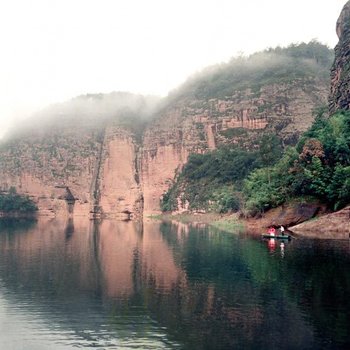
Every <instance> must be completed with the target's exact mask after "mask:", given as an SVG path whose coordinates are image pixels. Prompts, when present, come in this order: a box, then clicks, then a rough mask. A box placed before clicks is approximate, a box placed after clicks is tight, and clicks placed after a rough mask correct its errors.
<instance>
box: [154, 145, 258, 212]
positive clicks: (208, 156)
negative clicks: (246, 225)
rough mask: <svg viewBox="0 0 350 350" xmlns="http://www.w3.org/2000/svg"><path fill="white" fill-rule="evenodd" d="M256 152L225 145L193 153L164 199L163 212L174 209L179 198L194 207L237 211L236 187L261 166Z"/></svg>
mask: <svg viewBox="0 0 350 350" xmlns="http://www.w3.org/2000/svg"><path fill="white" fill-rule="evenodd" d="M259 164H260V163H259V160H258V154H257V152H256V151H254V152H248V151H244V150H241V149H238V148H232V147H231V148H230V147H224V148H221V149H218V150H216V151H213V152H208V153H205V154H191V155H190V157H189V159H188V162H187V164H186V165H185V167H184V169H183V171H182V173H181V174H179V176H178V177H177V179H176V181H175V183H174V184H173V186H171V187H170V189H169V190H168V192H166V193H165V194H164V196H163V199H162V201H161V209H162V210H163V211H171V210H175V209H176V207H177V198H180V200H181V201H182V202H183V203H185V202H188V203H189V205H190V207H189V209H191V210H198V209H204V210H211V211H216V212H222V213H224V212H228V211H237V210H238V209H239V207H240V196H239V194H238V193H237V190H239V188H240V187H241V184H242V181H243V179H244V178H245V177H246V176H247V174H249V172H251V171H252V170H253V169H255V168H256V167H257V166H259Z"/></svg>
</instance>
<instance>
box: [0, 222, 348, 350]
mask: <svg viewBox="0 0 350 350" xmlns="http://www.w3.org/2000/svg"><path fill="white" fill-rule="evenodd" d="M65 225H66V226H65ZM9 230H10V231H11V230H12V231H11V232H10V231H1V230H0V277H1V279H2V280H3V281H4V282H5V285H6V288H8V289H9V290H10V293H8V295H9V297H10V298H12V300H13V302H14V303H16V298H17V299H18V298H20V299H21V298H22V299H23V300H26V299H27V298H28V296H30V301H31V303H36V304H37V305H40V307H42V308H45V309H49V310H52V318H54V315H55V314H56V315H57V312H59V313H60V315H61V316H60V317H61V319H62V320H63V321H61V322H62V324H63V325H64V327H66V328H67V329H70V330H74V331H75V332H76V334H79V335H81V336H82V337H84V334H82V332H83V330H84V329H98V328H99V327H100V326H101V324H105V325H106V324H108V327H110V328H111V332H114V333H118V334H119V335H120V337H125V339H126V338H127V337H130V334H131V333H132V332H136V333H137V334H138V336H140V337H142V338H144V339H146V338H147V337H151V336H152V334H162V336H163V337H164V339H163V340H162V341H164V342H163V343H162V344H163V345H164V344H168V348H172V347H173V346H174V343H176V344H182V345H181V348H186V349H195V348H201V349H220V348H222V349H229V348H260V349H270V348H288V347H289V348H305V347H321V345H322V344H321V341H322V340H325V339H326V340H332V341H333V343H331V344H332V345H334V344H337V345H340V346H344V347H345V345H346V344H347V342H348V339H347V337H348V335H347V325H348V324H349V321H350V320H349V309H350V308H349V301H348V300H347V291H349V290H350V276H349V272H348V271H349V269H346V268H344V267H346V266H349V255H347V254H345V253H344V252H343V251H341V249H340V248H341V245H340V247H339V249H338V250H337V249H335V250H328V249H327V246H326V244H321V243H315V242H314V241H307V242H309V244H310V245H309V246H307V247H305V246H302V245H301V244H302V243H303V242H304V241H301V240H298V241H292V243H291V244H289V245H287V246H286V248H285V255H284V258H283V259H281V258H280V255H279V254H276V255H272V254H270V253H269V252H268V250H267V248H266V246H265V245H264V244H262V243H261V242H259V241H254V240H251V239H240V238H239V237H238V236H234V235H231V234H224V233H220V232H212V231H211V230H209V229H208V228H194V227H191V226H178V225H174V224H170V223H163V224H160V225H159V224H155V223H152V224H147V223H145V226H144V227H143V229H142V228H141V227H138V226H137V224H136V223H132V222H130V223H119V222H114V221H104V222H101V223H96V222H85V223H80V222H79V221H75V222H74V230H73V223H72V222H70V221H68V222H66V223H63V222H57V221H47V222H41V221H39V222H38V225H37V226H29V227H28V228H23V227H20V228H19V229H18V230H16V228H15V226H13V228H12V229H9ZM67 232H69V239H67ZM277 250H278V248H277ZM276 253H277V251H276ZM45 315H46V316H45V317H48V318H50V317H51V316H50V312H46V313H45ZM53 323H54V321H53ZM131 325H132V326H131ZM160 327H162V328H160ZM165 329H166V331H165ZM286 329H287V330H288V331H287V332H286ZM315 330H316V332H315V334H316V335H315V334H314V331H315ZM157 332H160V333H157ZM162 332H163V333H162ZM164 332H166V333H167V336H166V337H165V336H164ZM322 332H323V333H322ZM114 333H113V334H114ZM132 334H133V333H132ZM168 339H169V341H173V343H171V342H170V343H167V342H168ZM320 344H321V345H320ZM326 348H327V347H326Z"/></svg>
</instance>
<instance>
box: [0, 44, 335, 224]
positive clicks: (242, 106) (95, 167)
mask: <svg viewBox="0 0 350 350" xmlns="http://www.w3.org/2000/svg"><path fill="white" fill-rule="evenodd" d="M332 59H333V56H332V52H331V51H330V50H329V49H328V48H327V47H325V46H323V45H321V44H318V43H316V42H311V43H309V44H301V45H292V46H290V47H289V48H285V49H281V48H277V49H274V50H272V49H269V50H266V51H265V52H262V53H258V54H255V55H252V56H251V57H249V58H237V59H233V60H232V61H231V62H229V63H227V64H223V65H219V66H216V67H210V68H209V69H207V70H206V71H204V72H203V73H202V74H200V75H197V76H194V77H192V78H191V79H189V80H188V82H187V83H186V84H184V86H182V87H180V89H178V90H177V91H174V92H173V93H172V94H170V95H169V96H168V98H166V99H164V100H163V101H161V103H160V101H159V100H157V99H155V98H151V97H143V96H138V95H133V94H128V93H112V94H108V95H102V94H100V95H86V96H80V97H78V98H76V99H73V100H71V101H68V102H66V103H63V104H57V105H55V106H52V107H50V108H48V109H46V110H43V111H42V112H41V113H39V114H38V115H37V116H35V117H34V118H32V119H30V120H29V121H28V122H27V123H26V125H23V126H21V127H20V128H18V129H16V130H15V131H14V132H13V133H12V134H11V135H10V136H9V137H8V139H7V140H5V142H4V143H3V144H2V145H1V150H0V189H1V190H4V191H6V190H9V188H10V187H11V186H14V187H16V189H17V191H18V192H19V193H23V194H26V195H29V196H30V197H31V198H33V200H34V201H35V202H36V203H37V205H38V207H39V214H46V215H57V214H64V215H84V216H90V217H118V218H120V217H122V218H129V217H138V216H140V215H142V213H145V214H150V213H155V212H159V211H160V199H161V197H162V196H163V195H164V193H165V192H166V190H167V189H168V188H169V186H170V185H171V184H172V183H173V181H174V176H175V175H176V173H177V172H179V171H180V170H181V168H182V166H183V165H184V164H185V163H186V161H187V159H188V156H189V154H191V153H204V152H207V151H208V150H213V149H216V148H217V147H220V146H222V145H230V144H240V145H241V146H242V147H243V148H254V147H255V146H256V142H257V140H258V139H259V137H260V134H261V132H265V131H269V132H270V131H272V132H274V133H277V134H278V135H279V136H280V137H281V138H282V140H283V143H284V144H285V145H287V144H295V142H296V140H297V139H298V137H299V135H300V133H301V132H303V131H305V130H306V129H307V128H308V127H309V125H310V124H311V122H312V121H313V118H314V116H313V110H314V109H315V108H317V107H320V106H322V105H324V104H325V103H326V99H327V93H328V69H329V66H330V64H331V61H332ZM156 105H157V108H156V107H155V106H156Z"/></svg>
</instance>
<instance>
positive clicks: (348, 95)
mask: <svg viewBox="0 0 350 350" xmlns="http://www.w3.org/2000/svg"><path fill="white" fill-rule="evenodd" d="M336 30H337V35H338V38H339V42H338V44H337V45H336V47H335V49H334V51H335V60H334V63H333V66H332V69H331V92H330V96H329V111H330V113H334V112H336V111H337V110H339V109H345V110H348V109H349V107H350V1H348V2H347V3H346V4H345V6H344V8H343V10H342V12H341V14H340V16H339V18H338V21H337V26H336Z"/></svg>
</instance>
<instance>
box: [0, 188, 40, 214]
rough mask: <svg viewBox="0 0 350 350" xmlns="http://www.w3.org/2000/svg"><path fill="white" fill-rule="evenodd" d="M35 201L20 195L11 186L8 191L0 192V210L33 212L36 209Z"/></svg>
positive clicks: (6, 211)
mask: <svg viewBox="0 0 350 350" xmlns="http://www.w3.org/2000/svg"><path fill="white" fill-rule="evenodd" d="M37 209H38V208H37V207H36V205H35V203H34V202H33V201H32V200H31V199H30V198H29V197H28V196H22V195H20V194H18V193H17V192H16V189H15V188H14V187H11V188H10V190H9V192H8V193H1V194H0V212H3V213H11V212H20V213H33V212H35V211H36V210H37Z"/></svg>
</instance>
